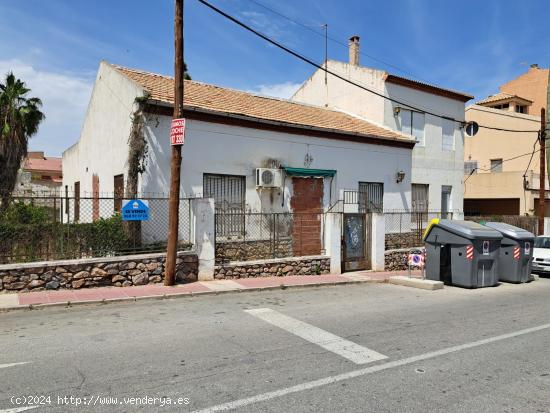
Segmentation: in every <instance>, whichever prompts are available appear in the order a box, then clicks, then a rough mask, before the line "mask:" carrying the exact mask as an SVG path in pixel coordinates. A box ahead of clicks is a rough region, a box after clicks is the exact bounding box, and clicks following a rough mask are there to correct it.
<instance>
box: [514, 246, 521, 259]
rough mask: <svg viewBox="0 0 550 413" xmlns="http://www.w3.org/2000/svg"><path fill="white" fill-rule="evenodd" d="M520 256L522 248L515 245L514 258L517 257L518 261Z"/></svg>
mask: <svg viewBox="0 0 550 413" xmlns="http://www.w3.org/2000/svg"><path fill="white" fill-rule="evenodd" d="M519 256H520V249H519V247H514V259H515V260H516V261H518V260H519Z"/></svg>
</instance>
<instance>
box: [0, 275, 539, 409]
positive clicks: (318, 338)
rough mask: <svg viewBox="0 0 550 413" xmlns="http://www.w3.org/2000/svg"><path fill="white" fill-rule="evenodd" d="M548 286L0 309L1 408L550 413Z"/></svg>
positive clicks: (344, 289) (336, 290) (356, 289)
mask: <svg viewBox="0 0 550 413" xmlns="http://www.w3.org/2000/svg"><path fill="white" fill-rule="evenodd" d="M549 294H550V280H549V279H542V278H541V279H540V280H538V281H536V282H532V283H530V284H525V285H511V284H501V285H500V286H499V287H497V288H486V289H478V290H465V289H458V288H452V287H445V289H444V290H440V291H436V292H432V291H423V290H416V289H411V288H406V287H399V286H392V285H387V284H369V285H351V286H335V287H322V288H308V289H301V290H288V291H282V290H281V291H267V292H254V293H232V294H224V295H218V296H208V297H195V298H188V299H174V300H151V301H142V302H137V303H120V304H108V305H90V306H80V307H73V308H68V309H67V308H50V309H42V310H33V311H28V310H26V311H17V312H11V313H1V314H0V345H1V348H2V353H1V356H0V370H1V375H0V412H16V411H24V410H23V408H25V407H27V408H28V407H29V406H28V404H27V405H26V406H25V405H24V404H23V397H25V396H36V397H42V402H41V406H39V407H36V408H35V409H32V410H33V411H36V412H39V411H40V412H41V411H44V412H47V411H100V412H111V411H117V412H123V411H135V410H140V411H158V410H160V409H161V404H160V403H161V401H160V400H159V399H154V398H160V397H165V398H169V400H170V401H171V403H176V401H177V400H178V399H179V403H180V404H179V405H177V406H175V405H171V406H168V405H165V406H164V407H163V409H166V410H167V411H168V410H173V411H197V410H198V411H201V410H204V411H216V410H229V409H233V408H234V409H236V410H238V411H249V412H252V411H272V412H275V411H304V412H305V411H311V412H313V411H337V410H338V411H357V412H360V411H361V412H427V411H430V412H432V411H441V412H443V411H445V412H474V411H475V412H510V411H521V412H547V411H550V410H549V408H548V406H549V405H550V358H549V357H548V350H549V349H548V343H549V342H550V324H548V323H549V321H548V320H549V318H548V316H547V314H548V312H549V311H550V301H549V300H548V296H549ZM259 309H263V310H259ZM247 310H252V311H248V312H247ZM266 319H268V321H266ZM327 337H328V341H327ZM330 337H333V340H331V339H330ZM350 342H351V343H350ZM350 352H352V353H355V356H353V355H352V356H350ZM373 355H374V357H373V359H372V360H369V359H368V358H369V357H371V356H373ZM360 356H361V357H363V358H361V357H360ZM354 357H355V359H354ZM12 363H25V364H15V365H12ZM48 396H49V398H48ZM65 396H67V397H66V398H65ZM70 396H73V401H72V403H71V402H70V399H69V398H70ZM14 397H15V398H14ZM132 397H133V398H136V399H135V400H134V399H131V398H132ZM146 397H149V398H150V399H149V400H147V399H146ZM16 398H18V399H17V400H16ZM77 398H79V399H77ZM125 398H126V399H125ZM48 400H49V401H48ZM77 400H80V401H79V403H80V405H79V406H76V405H75V403H76V401H77ZM166 400H167V399H164V401H166ZM35 401H39V399H38V398H37V399H36V400H35ZM15 402H18V403H19V405H16V404H15ZM108 402H110V405H106V404H105V403H108ZM27 403H28V400H27ZM86 403H88V404H92V405H91V406H90V405H85V404H86ZM17 408H19V409H20V410H17ZM209 408H211V410H208V409H209ZM12 409H13V410H12ZM205 409H206V410H205Z"/></svg>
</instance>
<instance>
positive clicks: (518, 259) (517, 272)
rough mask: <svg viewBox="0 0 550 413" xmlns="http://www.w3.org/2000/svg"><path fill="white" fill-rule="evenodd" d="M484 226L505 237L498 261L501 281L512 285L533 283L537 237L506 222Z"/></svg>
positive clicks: (489, 223)
mask: <svg viewBox="0 0 550 413" xmlns="http://www.w3.org/2000/svg"><path fill="white" fill-rule="evenodd" d="M484 225H486V226H487V227H490V228H493V229H495V230H497V231H498V232H500V233H501V234H502V237H503V238H502V242H501V244H500V256H499V260H498V268H499V274H498V278H499V280H500V281H508V282H511V283H525V282H528V281H531V280H532V278H531V262H532V258H533V244H534V242H535V235H534V234H533V233H531V232H529V231H526V230H524V229H523V228H518V227H515V226H513V225H510V224H505V223H504V222H486V223H485V224H484Z"/></svg>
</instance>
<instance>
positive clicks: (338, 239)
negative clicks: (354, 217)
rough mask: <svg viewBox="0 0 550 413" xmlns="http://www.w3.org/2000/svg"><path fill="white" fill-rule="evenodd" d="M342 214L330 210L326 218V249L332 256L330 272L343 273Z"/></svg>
mask: <svg viewBox="0 0 550 413" xmlns="http://www.w3.org/2000/svg"><path fill="white" fill-rule="evenodd" d="M342 216H343V215H342V214H341V213H333V212H329V213H327V214H326V220H325V245H326V247H325V250H326V253H327V255H328V256H329V257H330V273H331V274H341V273H342Z"/></svg>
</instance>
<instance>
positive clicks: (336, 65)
mask: <svg viewBox="0 0 550 413" xmlns="http://www.w3.org/2000/svg"><path fill="white" fill-rule="evenodd" d="M327 67H328V70H330V71H331V72H334V73H337V74H338V75H340V76H342V77H344V78H345V79H351V80H353V81H354V82H357V83H359V84H361V85H362V86H364V87H366V88H368V89H370V90H375V91H377V92H379V93H384V74H385V73H384V72H383V71H381V70H376V69H370V68H368V67H362V66H353V65H350V64H349V63H344V62H338V61H335V60H329V61H328V66H327ZM291 99H292V100H295V101H297V102H302V103H309V104H312V105H317V106H325V105H328V106H329V107H331V108H334V109H339V110H342V111H345V112H349V113H354V114H356V115H357V116H361V117H363V118H365V119H368V120H369V121H371V122H374V123H377V124H378V125H383V124H384V113H383V112H382V111H381V110H380V108H381V107H382V106H383V105H384V98H382V97H379V96H376V95H374V94H372V93H369V92H367V91H365V90H363V89H361V88H359V87H357V86H353V85H351V84H349V83H347V82H345V81H344V80H342V79H339V78H337V77H335V76H333V75H331V74H328V75H327V83H326V84H325V72H324V71H322V70H317V71H315V73H313V75H312V76H311V77H310V78H309V79H308V80H306V81H305V82H304V84H303V85H302V86H301V87H300V89H298V90H297V91H296V93H295V94H294V96H292V98H291Z"/></svg>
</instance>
